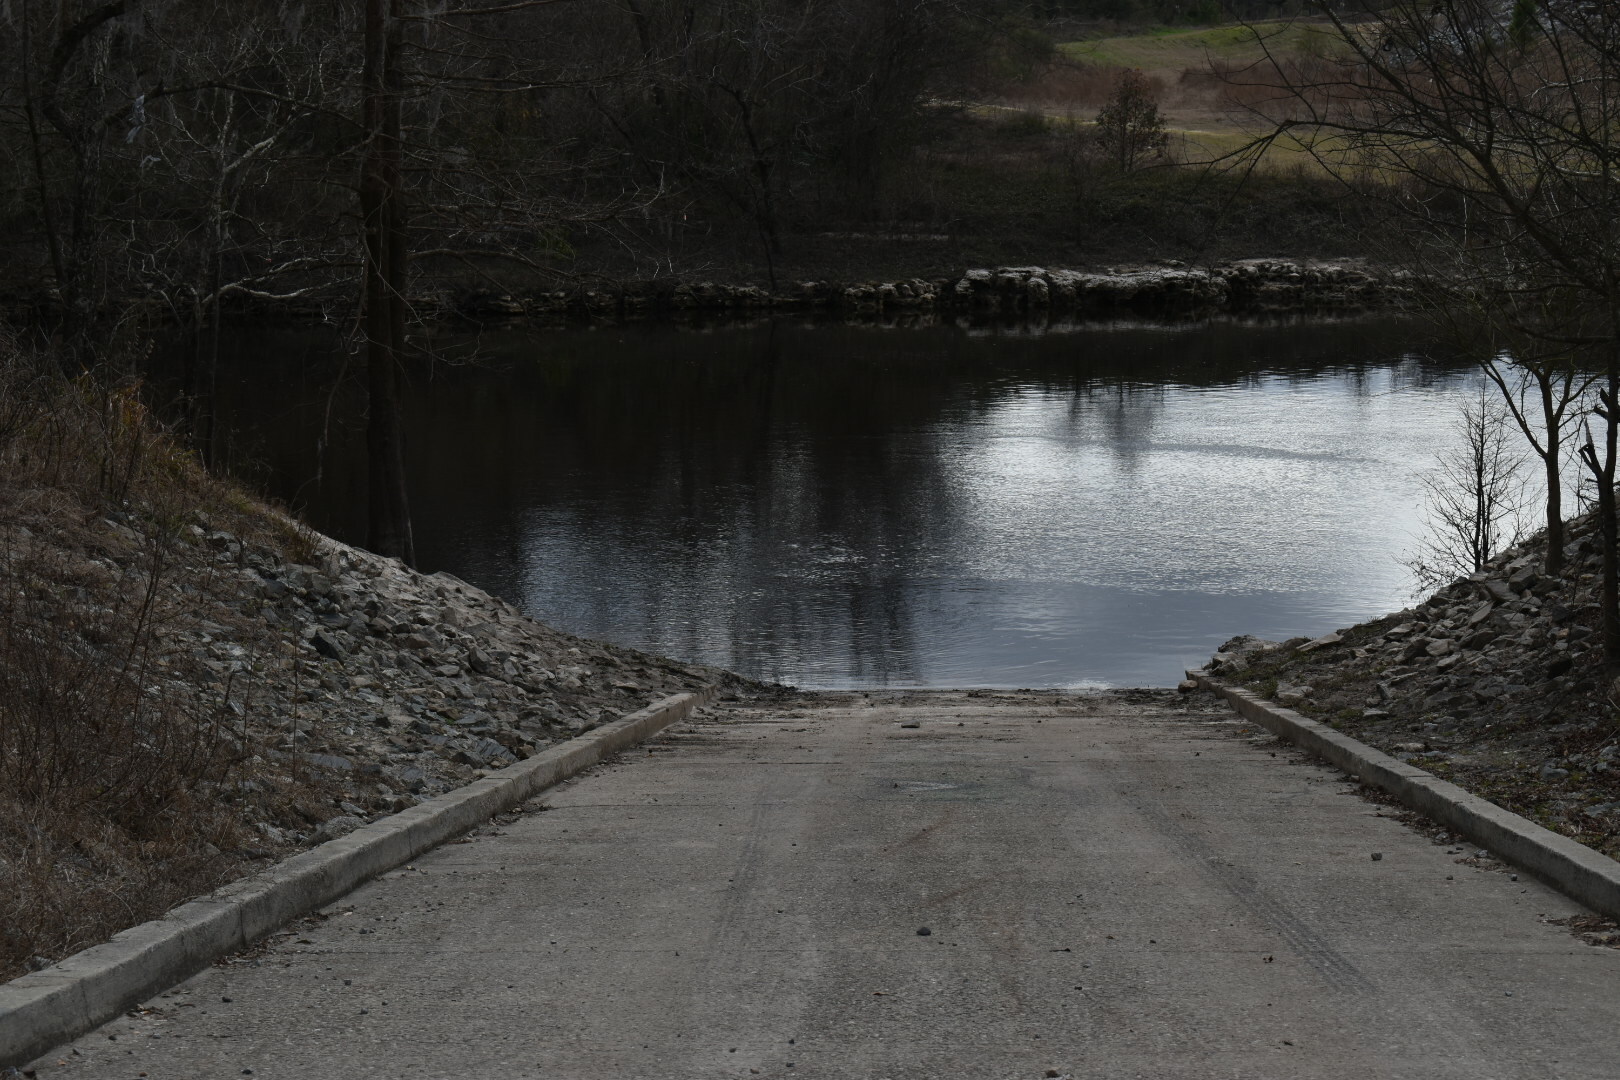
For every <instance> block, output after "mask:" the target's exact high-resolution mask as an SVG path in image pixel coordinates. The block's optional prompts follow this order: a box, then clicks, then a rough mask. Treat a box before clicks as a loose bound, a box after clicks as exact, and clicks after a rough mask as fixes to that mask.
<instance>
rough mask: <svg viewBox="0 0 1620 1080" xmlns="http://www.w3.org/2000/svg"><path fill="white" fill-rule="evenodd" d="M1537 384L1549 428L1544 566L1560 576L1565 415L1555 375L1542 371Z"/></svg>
mask: <svg viewBox="0 0 1620 1080" xmlns="http://www.w3.org/2000/svg"><path fill="white" fill-rule="evenodd" d="M1536 383H1537V389H1539V390H1540V391H1541V421H1542V425H1543V426H1544V427H1545V428H1546V431H1547V452H1546V453H1545V454H1540V457H1541V465H1542V472H1543V475H1544V476H1545V477H1546V498H1545V500H1544V502H1545V505H1546V508H1547V558H1546V562H1545V564H1544V565H1545V569H1546V572H1547V576H1548V577H1556V576H1558V575H1559V574H1562V573H1563V572H1564V481H1563V477H1562V476H1560V475H1559V468H1558V463H1559V454H1558V448H1559V445H1560V444H1561V442H1562V441H1563V435H1564V432H1563V417H1562V415H1561V413H1560V412H1559V411H1558V409H1557V407H1556V405H1555V403H1554V400H1553V387H1552V379H1551V377H1550V376H1549V375H1548V374H1547V373H1546V372H1544V371H1538V372H1537V373H1536ZM1538 452H1539V451H1538Z"/></svg>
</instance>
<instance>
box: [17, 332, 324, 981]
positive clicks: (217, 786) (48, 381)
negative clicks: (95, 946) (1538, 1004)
mask: <svg viewBox="0 0 1620 1080" xmlns="http://www.w3.org/2000/svg"><path fill="white" fill-rule="evenodd" d="M203 520H207V521H211V522H216V523H221V524H224V523H229V527H232V528H234V529H237V530H241V531H244V532H247V533H249V534H257V535H259V536H260V537H261V538H262V539H263V541H264V542H267V543H275V544H277V545H278V546H282V547H285V546H287V545H289V544H293V545H296V544H297V543H298V536H297V530H296V528H294V527H292V526H290V525H288V524H287V523H285V522H284V521H283V520H282V519H280V518H279V517H277V516H276V515H274V514H271V513H269V512H267V511H265V510H263V509H262V508H260V507H258V506H257V505H256V504H255V503H253V502H252V501H251V500H248V499H246V498H244V497H243V496H241V495H240V494H239V493H237V492H235V491H234V490H232V489H230V488H228V487H227V486H225V485H223V484H220V483H218V482H216V481H214V480H212V479H210V478H209V477H208V476H207V475H206V474H204V473H203V471H202V470H201V469H200V468H199V467H198V466H197V465H196V464H195V462H194V461H193V460H192V459H191V457H190V455H189V454H188V453H186V452H185V451H184V450H183V449H182V448H180V447H179V445H178V444H177V443H175V442H174V441H173V440H171V439H169V438H168V437H166V436H165V435H164V434H163V433H162V432H161V431H160V430H158V428H157V426H156V424H155V423H154V422H153V421H152V420H151V418H150V417H149V416H148V415H147V414H146V412H145V410H144V409H143V408H142V406H141V405H140V402H139V399H138V396H137V394H136V391H135V388H133V387H130V386H109V385H108V384H107V383H106V382H104V381H103V380H100V379H97V378H95V377H92V376H82V377H79V378H76V379H69V378H65V377H64V376H62V375H61V374H59V373H57V372H56V371H55V370H54V369H53V368H52V367H51V366H50V365H49V364H48V363H47V362H46V361H45V360H44V359H43V358H41V357H38V356H35V355H31V354H30V353H29V352H27V351H26V350H24V349H21V348H19V347H18V346H17V345H16V343H15V342H13V341H9V340H0V881H3V882H4V888H3V889H0V978H3V977H10V976H14V975H16V974H19V973H20V972H22V971H24V970H26V969H27V968H28V967H30V966H37V964H38V960H37V959H36V958H41V957H42V958H45V959H50V960H54V959H59V958H61V957H62V956H64V955H66V954H68V953H71V952H73V951H75V950H76V949H78V948H81V947H84V946H85V945H88V944H91V943H93V942H95V941H99V940H102V939H104V938H105V937H106V936H107V935H108V934H110V933H112V932H115V931H116V930H118V929H120V928H122V927H124V926H128V925H130V924H131V923H133V922H137V921H140V920H142V919H145V918H149V917H152V916H153V915H156V914H158V913H160V912H162V911H163V910H165V909H166V908H168V907H170V906H172V905H173V904H174V903H176V902H178V901H180V900H183V899H185V898H187V897H189V896H193V895H196V894H198V893H201V892H205V891H207V890H208V889H210V888H212V887H214V886H215V885H217V884H219V883H220V882H222V881H224V880H227V879H229V878H231V877H234V876H236V875H238V874H239V873H240V872H241V862H242V858H243V855H244V849H246V848H248V846H249V843H250V842H251V841H252V839H253V838H252V837H249V836H246V835H244V827H243V825H242V822H241V815H240V813H239V812H238V811H237V810H236V809H235V808H234V807H233V806H232V805H231V802H232V800H233V798H234V797H236V796H237V795H238V794H239V793H240V792H241V790H242V785H243V784H244V782H245V781H248V780H249V779H250V778H251V776H252V774H253V772H254V769H255V767H256V766H255V761H256V760H258V759H256V758H255V756H254V753H253V747H252V746H250V745H249V744H248V743H247V742H246V741H245V738H244V737H243V735H242V721H243V719H244V717H245V716H246V715H247V713H248V710H249V709H251V707H252V702H251V701H249V700H244V699H243V696H242V694H241V693H240V692H239V691H238V690H237V689H236V688H234V687H233V683H232V681H231V680H230V679H229V678H226V679H223V680H222V679H221V678H220V677H219V675H218V673H217V672H216V671H214V670H213V669H211V668H209V667H208V665H207V662H206V657H203V656H198V655H195V653H194V651H193V650H191V649H190V648H188V647H185V646H182V645H180V644H177V638H176V636H175V634H174V631H175V630H176V629H177V628H180V627H187V628H195V627H197V626H198V625H203V624H205V623H206V618H207V616H208V615H210V614H211V613H212V612H213V611H214V605H212V604H211V603H210V597H211V595H213V594H214V593H216V592H219V591H221V590H224V589H225V588H226V587H227V584H226V583H225V582H223V581H221V580H219V579H218V575H217V573H211V572H210V571H208V570H206V569H203V568H202V567H203V566H205V565H206V564H204V563H201V562H199V561H198V560H195V559H193V558H191V557H190V553H191V551H192V550H193V549H195V548H196V547H197V546H198V545H199V537H198V533H199V532H200V531H201V530H200V529H199V528H198V527H197V522H199V521H203ZM215 629H216V631H218V632H221V633H225V632H227V630H228V628H227V627H225V626H222V625H218V624H215ZM248 786H249V787H251V786H252V785H248ZM311 794H313V793H311V792H292V793H289V794H288V795H287V796H286V797H287V798H290V799H291V800H292V801H294V802H296V801H298V800H299V799H300V798H307V797H309V796H310V795H311Z"/></svg>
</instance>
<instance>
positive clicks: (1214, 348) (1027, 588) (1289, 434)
mask: <svg viewBox="0 0 1620 1080" xmlns="http://www.w3.org/2000/svg"><path fill="white" fill-rule="evenodd" d="M437 345H438V346H439V347H440V349H441V350H442V351H443V352H444V353H445V355H446V356H448V357H449V358H450V362H441V363H438V364H436V365H434V366H433V367H431V368H426V367H424V368H423V369H421V370H420V371H418V372H416V374H415V375H414V377H413V380H412V385H411V388H410V392H409V400H408V405H407V411H408V414H409V423H410V429H411V442H410V452H409V463H410V470H411V478H412V488H411V498H412V500H413V503H414V511H415V517H416V537H417V545H418V555H419V561H420V563H421V564H422V567H423V568H424V569H426V570H440V569H442V570H448V571H450V572H452V573H454V574H456V575H458V576H460V577H462V578H465V579H467V580H468V581H471V582H473V583H475V584H477V585H480V586H482V587H484V588H486V589H489V590H490V591H492V592H495V593H498V594H500V595H503V596H505V597H508V598H509V599H511V600H513V601H514V602H516V603H518V604H520V605H521V606H522V607H523V608H524V609H525V610H527V611H528V612H529V613H531V614H532V615H534V616H536V617H537V618H540V619H542V620H544V621H547V622H549V623H552V624H554V625H557V626H560V627H562V628H565V629H567V630H571V631H574V632H577V633H580V634H584V635H587V636H590V637H597V638H603V639H607V640H610V641H615V642H619V643H622V644H626V645H633V646H637V647H640V648H645V649H650V650H653V651H657V652H661V653H666V654H670V655H674V656H677V657H682V658H686V659H692V660H702V661H707V662H710V663H716V664H721V665H724V666H727V667H730V668H733V669H735V670H738V671H741V672H745V673H747V674H749V675H754V676H759V677H765V678H771V679H779V680H783V681H786V682H790V683H794V684H797V685H800V686H809V687H874V686H1003V687H1050V686H1100V685H1112V686H1121V685H1165V684H1169V683H1173V682H1175V681H1176V680H1177V679H1179V678H1180V677H1181V671H1182V670H1183V669H1184V668H1185V667H1186V666H1188V665H1189V664H1197V663H1201V662H1202V661H1203V660H1204V659H1206V658H1207V657H1208V655H1209V653H1210V652H1211V651H1212V650H1213V649H1214V647H1215V646H1216V645H1218V644H1219V643H1220V642H1221V641H1223V640H1224V639H1226V638H1227V637H1230V636H1232V635H1233V634H1237V633H1256V634H1261V635H1263V636H1268V637H1276V638H1283V637H1289V636H1292V635H1295V634H1309V635H1315V634H1320V633H1325V632H1327V631H1329V630H1332V629H1335V628H1338V627H1342V626H1347V625H1350V624H1352V623H1355V622H1358V621H1361V620H1363V619H1366V618H1368V617H1371V616H1374V615H1378V614H1381V613H1383V612H1385V611H1388V610H1392V609H1395V608H1398V607H1401V606H1402V605H1404V604H1405V603H1407V602H1409V601H1410V599H1411V588H1412V585H1411V582H1410V580H1409V576H1408V574H1407V573H1406V571H1405V570H1404V568H1403V567H1402V565H1401V563H1400V561H1399V560H1400V557H1401V556H1402V554H1403V553H1404V552H1406V551H1408V550H1410V548H1411V546H1412V544H1413V540H1414V536H1415V535H1416V534H1417V532H1418V531H1419V530H1420V528H1421V518H1422V515H1421V503H1422V498H1421V491H1420V488H1419V485H1418V482H1417V474H1418V473H1419V472H1420V471H1421V470H1423V469H1424V468H1426V467H1428V466H1429V465H1431V464H1432V461H1433V455H1434V453H1435V452H1436V450H1437V449H1438V448H1439V447H1440V446H1441V445H1442V444H1444V443H1447V442H1448V441H1450V440H1451V439H1453V438H1454V435H1453V432H1452V431H1451V421H1452V418H1453V417H1454V415H1455V412H1456V409H1457V407H1458V406H1459V404H1460V402H1461V399H1462V398H1464V397H1465V396H1467V395H1469V394H1471V393H1472V392H1473V387H1474V386H1475V385H1476V383H1475V380H1474V378H1473V377H1472V376H1471V374H1470V373H1469V370H1468V369H1467V368H1465V367H1461V366H1458V365H1455V364H1446V363H1442V362H1436V361H1431V360H1427V359H1424V358H1422V357H1421V355H1420V352H1421V349H1420V344H1419V342H1418V340H1417V337H1416V333H1415V331H1414V330H1413V329H1412V328H1411V327H1410V326H1408V325H1405V324H1402V323H1400V322H1398V321H1395V320H1391V319H1388V318H1360V319H1346V320H1341V321H1335V322H1323V321H1319V320H1318V321H1310V322H1273V323H1269V324H1261V323H1244V322H1238V321H1215V322H1197V323H1183V324H1175V325H1150V324H1143V323H1114V324H1088V325H1076V326H1066V327H1065V326H1060V327H1055V328H1054V327H1045V328H1040V329H1039V330H1037V329H1035V328H1030V327H1019V326H1002V327H990V328H979V329H964V328H961V327H958V326H948V325H938V326H931V327H924V328H910V329H895V328H883V327H876V326H850V325H843V324H817V323H813V322H806V321H797V320H786V319H784V320H776V321H773V322H762V323H759V324H756V325H749V326H734V327H725V328H711V329H706V330H702V329H690V328H687V329H675V328H670V327H616V328H611V329H594V330H583V329H581V330H568V331H530V332H503V333H490V334H485V335H482V336H481V337H479V338H476V339H466V338H457V337H454V336H449V335H446V336H444V337H442V338H441V339H440V340H439V341H438V342H437ZM233 352H234V354H235V356H236V359H237V365H238V369H239V370H240V371H241V372H242V378H241V379H240V381H237V382H234V383H233V384H232V385H231V388H230V390H229V397H228V398H227V399H226V400H225V401H224V402H223V403H222V411H223V413H224V415H225V419H226V424H227V426H228V427H229V428H230V429H231V431H232V435H231V439H232V450H231V452H232V456H233V458H234V460H235V462H236V464H237V465H238V467H240V468H243V469H245V470H248V471H250V472H251V471H255V470H260V471H262V472H263V473H264V475H266V476H267V477H268V481H267V483H268V486H269V487H270V488H271V489H272V491H273V492H274V493H276V494H279V495H281V496H282V497H284V498H286V499H288V500H289V501H290V502H292V503H293V504H294V505H296V506H299V507H301V508H302V509H303V510H304V512H305V514H306V516H307V517H308V518H309V519H310V520H311V521H312V522H313V523H315V524H316V525H317V526H319V527H321V528H323V529H326V530H328V531H330V532H333V533H334V534H336V535H338V536H340V537H343V538H345V539H350V540H354V541H357V542H358V541H361V540H363V535H362V530H363V523H364V503H363V490H364V488H363V483H362V476H363V474H362V469H363V457H362V452H363V438H362V436H361V431H360V427H359V410H358V405H357V402H356V400H355V392H354V389H353V385H352V384H353V382H354V380H353V379H352V378H350V377H348V376H344V377H342V378H339V379H338V380H337V381H336V383H335V384H334V376H335V375H340V374H342V373H344V372H347V371H349V370H350V366H348V365H346V364H345V363H344V361H343V359H342V350H341V349H339V348H338V347H337V346H336V344H335V343H334V342H333V341H330V340H325V339H322V338H321V337H320V336H319V335H312V334H310V333H309V332H308V331H294V330H275V329H265V328H257V329H254V330H253V331H251V332H244V333H242V334H239V335H236V336H235V341H234V345H233ZM334 385H335V387H336V389H335V390H334ZM249 418H251V419H249Z"/></svg>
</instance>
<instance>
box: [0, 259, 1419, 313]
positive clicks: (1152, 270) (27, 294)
mask: <svg viewBox="0 0 1620 1080" xmlns="http://www.w3.org/2000/svg"><path fill="white" fill-rule="evenodd" d="M1418 284H1419V283H1418V282H1417V281H1416V280H1415V279H1413V278H1412V276H1411V275H1410V274H1409V273H1407V272H1404V271H1398V270H1393V269H1389V268H1386V267H1379V266H1376V265H1373V264H1371V263H1369V262H1367V261H1366V260H1364V259H1355V258H1347V259H1292V258H1251V259H1237V260H1230V261H1225V262H1219V263H1212V264H1208V265H1198V264H1194V263H1189V262H1184V261H1181V260H1174V259H1168V260H1160V261H1157V262H1152V263H1141V264H1121V265H1114V266H1105V267H1095V268H1080V269H1076V268H1069V267H1062V266H1038V265H1028V264H1026V265H1005V266H991V267H974V268H969V269H966V270H963V271H962V272H960V273H955V274H951V275H946V276H935V277H885V276H881V275H878V276H872V277H862V278H859V279H854V280H835V279H832V278H827V277H805V278H797V279H794V280H781V281H779V282H778V284H777V287H776V288H775V289H772V288H770V287H769V286H767V285H764V284H761V283H759V282H757V281H752V280H740V281H734V280H726V279H724V278H721V277H718V276H717V277H699V276H696V275H693V276H687V277H668V278H642V279H627V280H611V279H600V280H594V281H591V280H581V281H578V282H575V283H572V284H569V285H566V286H563V287H557V286H555V285H552V286H550V287H532V286H531V287H520V286H513V287H511V288H509V289H505V290H496V289H487V288H485V289H472V288H467V287H462V286H458V285H457V284H454V283H449V282H442V283H436V284H432V285H429V286H427V287H426V288H423V289H421V290H419V291H418V292H416V294H415V295H414V296H413V297H412V306H413V308H414V309H415V310H416V311H417V312H418V313H419V316H420V318H421V319H423V320H424V321H438V320H463V321H471V322H475V323H516V322H528V323H532V324H535V325H542V326H554V325H560V324H564V323H567V322H571V321H588V322H596V323H600V322H607V323H633V322H655V321H661V320H669V321H678V320H681V319H685V318H691V317H694V316H702V315H722V316H730V317H749V316H763V315H772V314H792V313H805V314H810V313H816V314H831V315H842V316H846V317H856V318H874V317H876V318H882V317H892V316H912V315H929V314H933V315H936V316H958V317H960V316H969V317H977V318H995V317H1023V318H1033V317H1036V316H1048V317H1051V316H1087V315H1097V316H1107V315H1116V314H1118V315H1123V314H1132V315H1138V316H1159V317H1166V316H1169V317H1192V316H1200V315H1212V314H1233V315H1249V314H1253V315H1265V314H1283V313H1300V314H1306V313H1321V314H1331V313H1344V312H1347V311H1365V310H1372V309H1378V308H1387V307H1392V306H1395V305H1398V304H1400V303H1402V302H1403V301H1405V300H1407V299H1409V298H1411V297H1412V296H1413V295H1414V294H1415V293H1416V291H1417V287H1418ZM54 304H55V300H54V297H53V296H52V295H51V294H50V293H49V292H48V291H45V290H35V291H29V290H26V289H13V290H9V291H7V292H5V293H4V294H3V295H0V310H3V311H5V312H7V313H8V314H9V316H10V317H11V318H12V319H14V320H16V321H18V322H24V323H26V322H40V321H43V320H46V319H48V318H49V317H50V316H51V315H52V314H53V313H54ZM352 306H353V303H352V299H348V298H344V297H341V296H339V295H337V294H335V293H318V294H312V295H310V296H308V297H303V298H300V299H298V300H285V301H282V300H276V301H266V300H256V299H255V300H247V299H242V298H237V300H236V301H235V302H231V303H227V304H225V305H224V307H223V312H222V313H223V314H224V315H226V316H227V317H240V316H257V317H263V316H271V317H274V316H279V317H285V318H318V319H334V318H337V317H339V315H340V314H341V313H343V312H347V311H349V310H350V309H351V308H352ZM148 314H149V315H150V316H151V317H152V319H153V321H154V322H158V321H164V320H167V319H168V317H169V316H168V314H167V309H166V308H163V307H162V306H160V305H156V304H155V303H154V305H153V306H152V309H151V311H150V312H148Z"/></svg>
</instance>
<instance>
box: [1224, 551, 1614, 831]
mask: <svg viewBox="0 0 1620 1080" xmlns="http://www.w3.org/2000/svg"><path fill="white" fill-rule="evenodd" d="M1569 533H1570V537H1569V543H1568V547H1567V548H1566V564H1565V569H1564V571H1563V572H1562V573H1560V574H1559V575H1558V576H1549V575H1547V574H1546V573H1544V571H1543V570H1542V566H1543V565H1544V562H1545V546H1544V542H1543V541H1539V540H1533V541H1531V542H1528V543H1526V544H1525V545H1523V546H1521V547H1518V548H1514V549H1512V550H1509V551H1507V552H1505V553H1503V554H1502V555H1500V556H1498V557H1497V558H1495V559H1493V560H1492V561H1491V562H1490V564H1489V565H1488V566H1487V567H1486V569H1484V570H1482V571H1480V572H1479V573H1476V574H1472V575H1470V576H1468V577H1466V578H1462V579H1460V580H1458V581H1455V582H1453V583H1451V584H1450V585H1448V586H1446V587H1445V588H1443V589H1440V590H1439V591H1438V592H1436V593H1435V594H1434V595H1432V596H1430V597H1429V598H1428V599H1427V600H1425V601H1424V602H1423V603H1421V604H1419V605H1418V606H1417V607H1414V608H1409V609H1407V610H1404V611H1399V612H1396V613H1394V614H1391V615H1387V616H1384V617H1383V618H1381V619H1375V620H1373V621H1371V622H1367V623H1363V624H1361V625H1359V626H1354V627H1350V628H1348V629H1344V630H1340V631H1338V632H1336V633H1333V634H1328V635H1326V636H1323V637H1318V638H1316V639H1306V638H1303V637H1299V638H1293V639H1291V640H1288V641H1283V642H1274V641H1264V640H1261V639H1259V638H1255V637H1250V636H1240V637H1235V638H1233V639H1231V640H1230V641H1228V642H1226V643H1225V644H1224V645H1222V646H1221V649H1220V651H1219V652H1217V653H1216V654H1215V656H1214V658H1213V659H1212V660H1211V661H1210V662H1209V664H1208V665H1207V666H1206V667H1205V669H1204V670H1205V671H1207V672H1208V673H1209V674H1211V675H1214V676H1216V677H1219V678H1221V679H1224V680H1226V681H1228V682H1231V683H1235V684H1238V685H1242V686H1246V687H1248V688H1249V689H1251V690H1254V691H1256V692H1258V693H1260V694H1261V695H1262V696H1264V697H1267V698H1270V699H1272V700H1275V701H1277V702H1278V703H1280V704H1284V705H1287V706H1288V707H1290V708H1293V709H1295V710H1297V711H1299V712H1301V713H1303V714H1305V715H1307V716H1310V717H1312V718H1314V719H1317V720H1321V721H1324V722H1326V723H1329V724H1331V725H1333V726H1334V727H1337V728H1339V729H1341V730H1344V731H1346V732H1347V733H1350V734H1352V735H1354V736H1355V737H1357V738H1359V739H1362V740H1364V741H1366V742H1368V743H1370V744H1371V745H1373V746H1375V747H1377V748H1378V749H1380V750H1383V751H1384V752H1386V753H1389V754H1392V755H1394V756H1396V757H1399V758H1401V759H1402V760H1405V761H1408V762H1410V763H1412V764H1415V765H1417V766H1419V767H1420V768H1423V769H1426V770H1428V771H1430V772H1434V773H1436V774H1438V775H1441V776H1443V777H1445V778H1447V779H1450V780H1453V781H1455V782H1457V783H1459V784H1461V785H1462V786H1464V787H1465V788H1468V789H1469V790H1471V791H1474V792H1475V793H1476V794H1479V795H1482V796H1484V797H1485V798H1488V799H1492V800H1493V801H1495V802H1498V803H1500V804H1501V805H1503V806H1506V807H1507V808H1508V809H1511V810H1514V811H1515V812H1517V813H1520V814H1524V815H1526V816H1528V817H1530V818H1532V819H1534V820H1536V821H1539V822H1540V823H1541V824H1544V825H1546V826H1548V827H1550V828H1553V829H1556V830H1558V831H1560V832H1563V833H1564V834H1565V835H1568V836H1571V837H1573V838H1575V839H1577V840H1580V841H1581V842H1583V843H1585V844H1588V845H1589V846H1592V847H1595V848H1598V849H1599V850H1603V851H1605V852H1607V853H1608V854H1611V855H1620V738H1617V737H1616V730H1617V728H1616V703H1617V701H1620V686H1610V685H1609V684H1608V682H1607V681H1606V679H1605V677H1604V674H1603V672H1604V667H1603V651H1602V643H1601V630H1600V626H1599V609H1598V605H1597V602H1596V597H1597V590H1598V572H1599V569H1600V562H1601V555H1600V552H1599V547H1598V540H1597V537H1596V535H1595V534H1594V533H1593V532H1592V526H1591V522H1590V521H1588V520H1585V519H1580V520H1577V521H1575V522H1572V523H1571V527H1570V529H1569Z"/></svg>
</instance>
